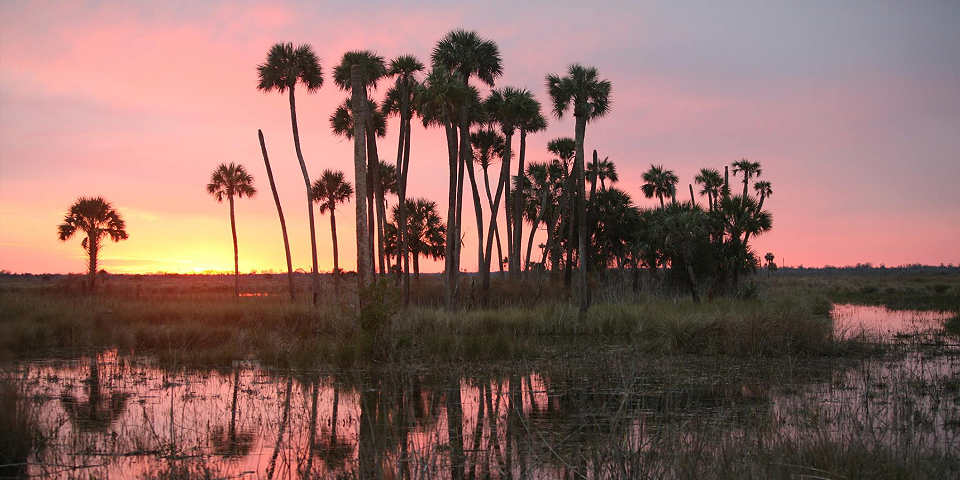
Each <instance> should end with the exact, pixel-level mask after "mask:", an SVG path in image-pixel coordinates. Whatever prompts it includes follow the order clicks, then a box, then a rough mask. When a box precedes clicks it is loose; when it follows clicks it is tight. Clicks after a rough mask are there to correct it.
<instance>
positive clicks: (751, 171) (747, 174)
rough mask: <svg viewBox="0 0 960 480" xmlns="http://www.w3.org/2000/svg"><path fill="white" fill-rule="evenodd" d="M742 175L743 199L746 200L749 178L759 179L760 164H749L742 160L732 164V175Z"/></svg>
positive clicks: (744, 159) (747, 161)
mask: <svg viewBox="0 0 960 480" xmlns="http://www.w3.org/2000/svg"><path fill="white" fill-rule="evenodd" d="M739 173H742V174H743V198H747V186H748V185H749V184H750V178H751V177H759V176H760V174H761V173H763V171H762V170H761V169H760V162H751V161H750V160H747V159H746V158H742V159H740V160H737V161H736V162H733V174H734V175H737V174H739Z"/></svg>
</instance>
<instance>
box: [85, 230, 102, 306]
mask: <svg viewBox="0 0 960 480" xmlns="http://www.w3.org/2000/svg"><path fill="white" fill-rule="evenodd" d="M87 255H89V256H90V258H89V260H90V271H89V272H88V275H90V293H91V294H93V293H96V291H97V261H98V260H99V259H98V258H97V256H98V255H100V231H99V230H97V229H92V230H90V231H89V232H87Z"/></svg>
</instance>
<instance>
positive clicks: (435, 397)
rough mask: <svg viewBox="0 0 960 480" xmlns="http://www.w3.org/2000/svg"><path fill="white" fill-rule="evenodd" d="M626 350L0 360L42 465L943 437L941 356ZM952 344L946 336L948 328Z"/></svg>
mask: <svg viewBox="0 0 960 480" xmlns="http://www.w3.org/2000/svg"><path fill="white" fill-rule="evenodd" d="M834 315H835V325H836V328H837V330H838V332H841V333H843V334H849V333H850V332H852V331H854V330H856V329H859V330H860V331H864V330H876V331H877V332H879V333H880V334H882V335H889V336H891V337H890V338H898V337H897V335H898V334H900V336H901V337H902V336H903V334H908V335H909V334H914V333H918V332H925V333H930V332H940V331H942V326H943V320H944V315H942V314H939V313H932V312H893V311H889V310H886V309H884V308H882V307H863V306H852V305H838V306H836V308H835V309H834ZM950 340H951V339H949V338H948V339H947V343H946V344H944V343H943V342H941V344H940V348H938V349H937V350H936V353H934V352H933V351H932V350H930V349H925V348H923V347H922V345H921V346H919V347H911V348H909V349H908V348H905V349H904V350H903V353H902V354H900V355H893V356H889V357H890V358H883V359H874V360H869V361H853V360H849V359H848V360H837V359H816V360H796V359H789V358H787V359H775V360H770V359H766V360H761V361H753V360H744V359H717V358H711V357H699V356H677V357H662V356H653V357H645V356H643V355H640V354H637V353H636V352H632V351H629V350H622V351H619V350H618V351H609V352H600V353H598V354H596V355H591V356H586V357H578V358H572V359H566V360H559V361H557V360H555V361H551V362H550V363H541V362H530V363H510V364H493V365H484V366H482V367H477V369H476V370H475V371H474V370H463V371H449V369H447V368H445V369H436V368H433V369H431V368H423V369H400V368H398V367H395V368H389V367H386V368H384V369H380V370H378V371H376V372H370V371H362V372H360V371H330V370H317V371H283V370H276V369H266V368H261V367H259V366H257V365H256V364H237V365H235V366H234V368H232V369H229V370H223V371H198V370H195V369H183V368H179V369H178V368H169V367H166V368H161V367H158V366H156V365H154V364H153V363H152V362H151V361H150V360H149V359H145V358H131V357H125V356H122V355H118V354H117V353H116V352H105V353H102V354H99V355H97V356H95V357H90V358H84V359H80V360H75V361H62V360H49V361H37V362H30V363H18V364H7V365H4V366H3V376H5V377H7V378H12V379H14V380H15V384H16V385H17V388H18V389H19V390H20V392H21V393H20V396H21V398H22V399H25V401H26V402H27V405H28V409H29V410H30V411H32V412H35V414H36V418H35V427H34V428H35V431H36V433H37V435H36V436H37V439H36V443H35V445H34V450H35V453H34V454H33V455H32V456H31V457H30V458H29V460H28V465H27V466H26V467H25V468H26V470H27V472H28V473H30V474H31V475H36V476H40V477H44V478H91V477H96V478H160V477H163V476H169V475H170V474H171V469H172V470H174V471H173V473H178V471H177V469H182V471H180V472H179V473H187V472H190V473H193V474H198V473H199V474H208V475H210V477H212V478H251V479H253V478H268V479H272V478H343V477H346V478H379V477H383V478H462V479H466V478H470V479H473V478H607V477H618V476H619V477H633V476H640V475H639V474H638V472H641V470H642V473H643V474H644V475H647V474H649V475H651V476H654V477H657V476H663V475H670V476H673V475H675V474H676V472H677V469H678V464H679V462H683V461H685V459H688V458H689V457H690V456H691V455H702V454H704V453H705V452H706V453H707V454H709V452H716V451H719V450H722V449H724V448H730V447H731V445H734V446H736V447H737V448H741V447H742V446H743V445H755V446H756V448H764V446H768V445H773V444H777V443H778V442H785V441H805V440H806V439H809V438H828V439H833V440H837V441H847V440H849V439H851V438H853V436H856V438H857V440H858V441H859V440H860V438H861V437H862V436H864V435H869V437H870V441H871V442H875V444H877V445H882V446H889V447H891V448H895V447H897V446H898V445H901V444H903V445H911V446H916V445H922V446H924V448H928V449H929V450H931V451H936V452H943V453H946V454H948V455H957V454H958V453H960V391H958V386H960V385H958V381H957V379H958V378H960V356H958V355H956V347H955V346H951V345H950V344H949V341H950ZM952 341H953V342H954V343H956V338H955V337H954V338H952Z"/></svg>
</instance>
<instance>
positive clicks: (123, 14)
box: [0, 0, 960, 273]
mask: <svg viewBox="0 0 960 480" xmlns="http://www.w3.org/2000/svg"><path fill="white" fill-rule="evenodd" d="M679 3H681V2H651V3H647V2H643V5H637V4H634V3H633V2H584V1H580V2H469V3H466V2H465V3H459V2H447V1H442V2H441V1H437V2H431V1H423V2H377V1H371V2H322V3H321V2H262V3H261V2H174V1H172V2H141V3H137V2H110V1H96V2H82V1H75V2H71V1H65V2H42V1H40V2H21V1H15V0H13V1H11V0H3V1H0V269H4V270H10V271H13V272H31V273H44V272H52V273H67V272H82V271H84V269H85V267H86V265H85V260H84V252H83V250H82V248H81V246H80V239H79V238H75V239H71V240H70V241H68V242H60V241H59V240H58V238H57V233H56V232H57V226H58V225H59V224H60V223H61V222H62V221H63V216H64V214H65V212H66V210H67V209H68V207H69V206H70V205H71V204H72V203H73V202H74V201H76V199H77V198H78V197H80V196H103V197H105V198H106V199H107V200H109V201H111V202H112V203H113V205H114V206H115V207H116V208H117V209H118V210H119V211H120V213H121V214H122V215H123V216H124V218H125V219H126V222H127V231H128V233H129V235H130V238H129V240H127V241H124V242H120V243H116V244H114V243H110V244H109V245H107V246H106V247H105V249H104V251H103V259H102V263H101V265H102V267H103V268H105V269H106V270H108V271H110V272H116V273H125V272H126V273H146V272H160V271H166V272H184V273H189V272H202V271H208V270H220V271H227V270H232V267H233V265H232V263H233V262H232V260H233V258H232V253H233V252H232V248H231V247H232V245H231V242H232V239H231V233H230V220H229V209H228V206H227V204H226V203H222V204H219V203H217V202H216V201H215V199H214V198H213V197H211V196H210V195H208V194H207V193H206V191H205V186H206V183H207V182H208V180H209V177H210V174H211V172H212V171H213V170H214V169H215V168H216V166H217V165H218V164H220V163H222V162H237V163H240V164H243V165H244V166H246V168H247V169H248V171H249V172H250V173H251V174H252V175H253V176H254V178H255V181H256V186H257V188H258V189H259V194H258V195H257V196H256V197H255V198H253V199H240V200H238V201H237V205H236V216H237V234H238V236H239V249H240V269H241V271H250V270H258V271H260V270H270V269H273V270H277V271H281V270H283V269H284V267H285V257H284V253H283V242H282V237H281V233H280V228H279V222H278V220H277V213H276V207H275V205H274V202H273V198H272V195H271V193H270V188H269V184H268V182H267V178H266V171H265V168H264V165H263V159H262V156H261V154H260V148H259V144H258V141H257V136H256V133H257V129H262V130H263V132H264V136H265V138H266V142H267V148H268V151H269V153H270V159H271V166H272V168H273V171H274V175H275V177H276V183H277V187H278V189H279V192H280V197H281V201H282V202H283V207H284V214H285V216H286V221H287V226H288V229H289V235H290V240H291V249H292V256H293V263H294V268H304V269H305V270H309V269H310V240H309V238H310V237H309V231H308V223H307V211H306V209H307V205H306V194H305V192H304V186H303V178H302V176H301V173H300V169H299V166H298V163H297V159H296V155H295V151H294V147H293V141H292V133H291V129H290V112H289V106H288V103H287V99H286V97H285V96H284V95H280V94H277V93H270V94H265V93H262V92H260V91H258V90H257V89H256V88H255V87H256V82H257V74H256V66H257V64H259V63H261V62H263V60H264V59H265V57H266V53H267V51H268V49H269V48H270V46H271V45H272V44H274V43H276V42H281V41H282V42H294V43H296V44H301V43H309V44H310V45H312V46H313V47H314V48H315V50H316V51H317V53H318V54H319V56H320V57H321V60H322V65H323V69H324V73H325V75H326V76H327V78H326V82H325V85H324V87H323V88H322V89H320V90H319V91H318V92H316V93H315V94H308V93H307V92H306V91H303V90H299V91H298V92H297V95H298V96H297V114H298V119H299V128H300V133H301V142H302V146H303V152H304V158H305V160H306V164H307V167H308V169H309V172H310V175H311V177H314V178H315V177H317V176H319V174H320V173H321V172H322V171H323V170H324V169H328V168H329V169H335V170H343V171H344V172H346V173H347V174H348V175H347V176H348V178H350V179H352V177H353V167H352V165H353V150H352V143H351V142H349V141H346V140H344V139H341V138H338V137H336V136H334V135H333V134H332V132H331V130H330V126H329V121H328V117H329V115H330V114H331V113H332V111H333V110H334V108H335V107H336V106H337V104H339V103H340V102H341V101H342V100H343V99H344V98H345V97H346V94H345V93H344V92H342V91H340V90H339V89H338V88H337V87H336V86H335V85H334V83H333V81H332V80H331V79H330V77H329V74H330V72H331V71H332V68H333V67H334V66H335V65H336V64H337V63H338V62H339V60H340V57H341V56H342V54H343V53H344V52H345V51H348V50H354V49H371V50H375V51H377V52H378V53H380V54H381V55H383V56H384V57H386V58H387V59H390V58H392V57H395V56H398V55H402V54H413V55H416V56H417V57H419V58H420V59H421V60H423V61H424V62H428V61H429V55H430V52H431V50H432V48H433V45H434V44H435V43H436V41H437V40H438V39H439V38H441V37H442V36H443V35H444V34H445V33H446V32H448V31H450V30H452V29H456V28H463V29H471V30H476V31H477V32H478V33H479V34H480V35H481V36H483V37H485V38H489V39H491V40H493V41H495V42H496V43H497V44H498V45H499V48H500V52H501V55H502V59H503V67H504V73H503V76H502V77H501V78H500V79H498V81H497V87H503V86H516V87H524V88H528V89H530V90H531V91H533V92H534V94H535V95H536V97H537V98H538V99H539V100H540V101H541V102H542V103H543V104H544V109H545V113H547V114H550V111H549V108H548V106H547V105H549V103H548V98H547V95H546V90H545V87H544V76H545V75H546V74H548V73H562V72H563V71H564V70H565V68H566V66H567V65H568V64H570V63H573V62H580V63H582V64H585V65H591V66H595V67H596V68H597V69H598V70H599V72H600V74H601V76H602V77H604V78H607V79H609V80H610V81H611V83H612V85H613V88H612V99H613V101H612V110H611V113H610V115H608V116H606V117H604V118H602V119H599V120H597V121H595V122H592V123H590V124H589V125H588V126H587V131H586V143H585V148H586V151H587V152H588V153H589V152H590V151H592V150H594V149H596V150H597V151H598V153H599V155H600V157H601V158H603V157H609V158H610V160H611V161H613V162H614V163H615V164H616V166H617V170H618V173H619V176H620V182H619V183H618V184H617V187H619V188H622V189H624V190H626V191H627V192H628V193H629V194H630V195H631V196H632V197H633V198H634V201H635V203H636V204H638V205H641V206H653V205H654V200H649V199H646V198H643V196H642V195H641V193H640V184H641V181H640V174H641V172H642V171H643V170H645V169H646V168H648V167H649V165H650V164H652V163H653V164H663V165H664V166H666V167H667V168H670V169H672V170H674V171H675V172H676V173H677V175H678V176H679V177H680V184H679V188H678V190H679V191H680V192H686V191H687V184H689V183H691V182H692V181H693V175H694V174H695V173H696V172H697V171H698V170H699V169H700V168H703V167H714V168H719V169H721V170H722V168H723V166H724V165H728V164H730V163H731V162H733V161H735V160H738V159H740V158H748V159H750V160H752V161H758V162H761V163H762V165H763V168H762V170H763V173H762V179H765V180H768V181H770V182H771V184H772V187H773V192H774V193H773V196H772V197H771V198H769V199H768V200H767V201H766V202H765V203H764V207H765V208H767V209H769V211H770V212H771V213H772V214H773V230H772V231H771V232H770V233H767V234H765V235H762V236H760V237H757V238H756V239H755V241H753V242H752V243H753V246H754V248H755V250H756V251H757V252H758V253H760V255H763V254H764V253H766V252H772V253H774V255H776V257H777V259H778V263H780V264H786V265H790V266H797V265H804V266H808V267H811V266H823V265H838V266H842V265H851V264H856V263H862V262H872V263H874V264H876V265H879V264H886V265H888V266H893V265H899V264H906V263H924V264H940V263H954V264H958V263H960V187H958V180H960V50H958V47H957V46H958V45H960V28H958V27H957V25H960V3H958V2H952V1H930V2H885V1H868V2H867V1H863V2H861V1H850V2H830V1H805V2H759V1H758V2H696V3H695V4H686V5H679ZM483 90H484V91H486V89H483ZM384 91H385V85H384V86H383V87H381V88H380V89H379V90H378V91H377V92H376V95H377V96H378V98H379V96H381V95H382V94H383V92H384ZM549 118H550V125H549V128H548V129H547V130H546V131H545V132H543V133H538V134H535V135H531V136H530V137H529V138H528V146H527V148H528V150H527V159H528V161H542V160H548V159H549V158H550V157H549V156H548V154H547V152H546V144H547V142H548V141H549V140H550V139H553V138H556V137H560V136H573V133H574V132H573V130H574V124H573V120H572V118H567V117H565V118H564V119H563V120H557V119H556V118H555V117H554V116H552V115H550V117H549ZM414 125H415V128H414V130H413V132H412V140H411V150H412V153H411V171H410V179H409V187H408V190H409V192H410V193H409V195H410V196H414V197H427V198H429V199H432V200H435V201H437V203H438V205H439V207H440V212H441V214H442V215H444V216H445V215H446V202H445V199H446V191H447V171H446V170H447V166H446V165H447V164H446V151H445V143H444V137H443V133H442V131H440V130H438V129H431V130H426V129H423V128H421V127H420V126H419V125H418V124H417V123H416V122H415V123H414ZM396 135H397V121H396V119H391V121H390V123H389V125H388V136H387V138H385V139H383V140H381V141H380V143H379V151H380V155H381V157H382V158H384V159H387V160H391V161H392V160H393V159H395V158H396V148H397V147H396V145H397V137H396ZM514 148H515V149H516V148H517V145H516V144H515V145H514ZM514 164H515V162H514ZM496 172H498V169H495V171H494V172H491V173H492V174H493V175H494V176H495V175H496ZM681 197H682V198H683V195H681ZM468 198H469V195H465V199H468ZM698 201H700V202H703V200H702V199H698ZM393 202H395V200H393ZM484 216H485V218H486V217H489V215H488V214H487V213H485V215H484ZM353 217H354V213H353V204H352V203H350V204H348V205H344V206H343V207H341V209H340V210H338V214H337V226H338V232H339V235H340V242H339V247H340V265H341V267H342V268H345V269H348V270H349V269H352V268H354V267H355V265H356V251H355V236H354V223H353ZM329 221H330V219H329V216H328V215H319V213H318V214H317V219H316V222H317V248H318V251H319V257H320V259H319V261H320V269H321V271H324V270H330V268H331V267H332V264H333V259H332V245H331V238H330V237H331V235H330V223H329ZM475 225H476V223H475V221H474V217H473V208H472V201H467V203H466V206H465V209H464V219H463V231H462V233H463V235H464V238H465V244H464V247H463V253H462V263H461V268H462V269H465V270H468V271H475V270H476V259H477V254H476V248H477V243H476V231H475V230H476V226H475ZM501 225H502V217H501ZM528 228H529V227H527V229H528ZM527 229H525V230H527ZM526 234H527V232H526V231H525V233H524V235H526ZM523 243H524V244H526V241H524V242H523ZM536 258H537V255H534V259H536ZM442 267H443V265H442V262H439V263H437V262H424V263H423V264H422V267H421V268H422V270H424V271H440V270H441V269H442Z"/></svg>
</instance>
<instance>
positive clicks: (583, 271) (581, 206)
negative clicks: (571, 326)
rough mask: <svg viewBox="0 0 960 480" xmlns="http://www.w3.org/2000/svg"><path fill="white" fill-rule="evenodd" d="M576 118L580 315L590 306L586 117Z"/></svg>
mask: <svg viewBox="0 0 960 480" xmlns="http://www.w3.org/2000/svg"><path fill="white" fill-rule="evenodd" d="M576 118H577V126H576V128H577V130H576V143H577V156H576V169H577V183H578V185H577V192H578V193H579V195H578V198H577V211H578V212H579V213H580V219H579V220H580V232H579V233H580V235H579V237H580V242H579V243H580V315H584V314H585V313H587V309H588V308H590V292H589V288H588V286H587V262H586V260H587V259H588V257H587V203H586V198H585V197H586V193H587V192H586V173H585V171H584V168H583V138H584V136H585V134H586V130H587V119H586V118H583V117H576Z"/></svg>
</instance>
